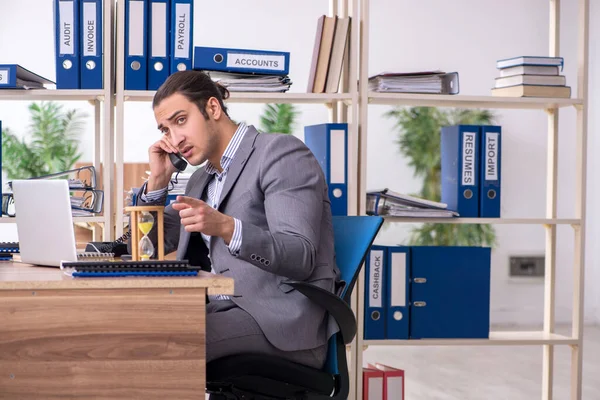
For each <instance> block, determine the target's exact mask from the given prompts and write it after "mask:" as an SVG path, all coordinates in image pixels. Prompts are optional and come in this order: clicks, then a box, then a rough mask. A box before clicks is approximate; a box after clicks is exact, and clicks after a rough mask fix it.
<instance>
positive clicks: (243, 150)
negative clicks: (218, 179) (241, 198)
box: [218, 125, 258, 210]
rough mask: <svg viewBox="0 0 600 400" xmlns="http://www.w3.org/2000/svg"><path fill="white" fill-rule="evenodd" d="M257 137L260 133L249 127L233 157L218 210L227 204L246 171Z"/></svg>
mask: <svg viewBox="0 0 600 400" xmlns="http://www.w3.org/2000/svg"><path fill="white" fill-rule="evenodd" d="M257 135H258V131H257V130H256V129H255V128H254V127H253V126H252V125H249V126H248V131H246V134H245V135H244V138H243V139H242V143H240V147H239V148H238V149H237V152H236V153H235V156H234V157H233V161H232V163H231V165H230V166H229V171H227V178H226V179H225V185H224V186H223V190H222V191H221V197H220V198H219V206H218V210H220V209H221V205H222V204H223V203H224V202H225V199H226V198H227V196H228V195H229V192H230V191H231V189H232V188H233V186H234V185H235V182H236V181H237V180H238V178H239V177H240V174H241V173H242V171H243V170H244V166H245V165H246V162H247V161H248V158H250V155H251V154H252V152H253V151H254V141H255V140H256V136H257Z"/></svg>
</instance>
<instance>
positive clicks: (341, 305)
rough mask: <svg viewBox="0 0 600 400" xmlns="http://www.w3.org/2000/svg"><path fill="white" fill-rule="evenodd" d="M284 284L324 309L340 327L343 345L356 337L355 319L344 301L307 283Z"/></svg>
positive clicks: (288, 282) (293, 282)
mask: <svg viewBox="0 0 600 400" xmlns="http://www.w3.org/2000/svg"><path fill="white" fill-rule="evenodd" d="M284 283H285V284H287V285H290V286H291V287H293V288H294V289H296V290H297V291H299V292H300V293H302V294H303V295H305V296H306V297H308V298H309V299H311V300H312V301H314V302H315V303H316V304H318V305H320V306H321V307H323V308H324V309H326V310H327V312H329V314H331V315H332V316H333V318H334V319H335V321H336V322H337V324H338V326H339V327H340V331H341V333H342V338H343V339H344V344H349V343H350V342H352V340H353V339H354V335H356V318H355V317H354V313H353V312H352V309H351V308H350V307H349V306H348V304H346V302H344V300H342V299H341V298H340V297H338V296H336V295H335V294H333V293H331V292H328V291H327V290H325V289H322V288H320V287H318V286H315V285H311V284H310V283H307V282H299V281H285V282H284Z"/></svg>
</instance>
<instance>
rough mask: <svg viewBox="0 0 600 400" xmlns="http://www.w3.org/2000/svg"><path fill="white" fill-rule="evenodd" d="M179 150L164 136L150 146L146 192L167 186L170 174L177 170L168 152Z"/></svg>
mask: <svg viewBox="0 0 600 400" xmlns="http://www.w3.org/2000/svg"><path fill="white" fill-rule="evenodd" d="M178 152H179V150H178V149H177V148H175V146H173V145H172V144H171V143H170V142H169V140H168V138H167V137H166V136H163V137H161V139H160V140H158V141H157V142H156V143H154V144H153V145H152V146H150V149H149V150H148V155H149V159H150V178H149V179H148V185H147V187H146V191H147V192H151V191H153V190H158V189H163V188H165V187H167V185H168V184H169V181H170V180H171V176H172V175H173V173H174V172H176V171H177V169H176V168H175V166H174V165H173V163H172V162H171V160H170V158H169V154H170V153H175V154H177V153H178Z"/></svg>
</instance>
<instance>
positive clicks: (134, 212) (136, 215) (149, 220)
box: [125, 206, 165, 261]
mask: <svg viewBox="0 0 600 400" xmlns="http://www.w3.org/2000/svg"><path fill="white" fill-rule="evenodd" d="M164 209H165V208H164V206H135V207H125V211H127V212H129V213H130V216H129V226H130V228H131V260H132V261H143V260H149V259H150V257H152V255H153V254H154V245H153V244H152V241H151V240H150V238H149V237H148V234H149V233H150V231H151V230H152V228H153V227H154V216H152V214H151V212H156V213H157V216H158V218H157V219H158V238H157V239H158V259H159V260H161V261H162V260H164V259H165V249H164V231H163V228H164V214H163V212H164ZM140 234H141V235H142V237H141V238H140Z"/></svg>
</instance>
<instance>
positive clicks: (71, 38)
mask: <svg viewBox="0 0 600 400" xmlns="http://www.w3.org/2000/svg"><path fill="white" fill-rule="evenodd" d="M79 6H80V0H54V32H55V36H54V38H55V40H54V49H55V55H56V88H57V89H80V88H81V82H80V72H79V67H80V65H79V63H80V38H81V35H80V34H79Z"/></svg>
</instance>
